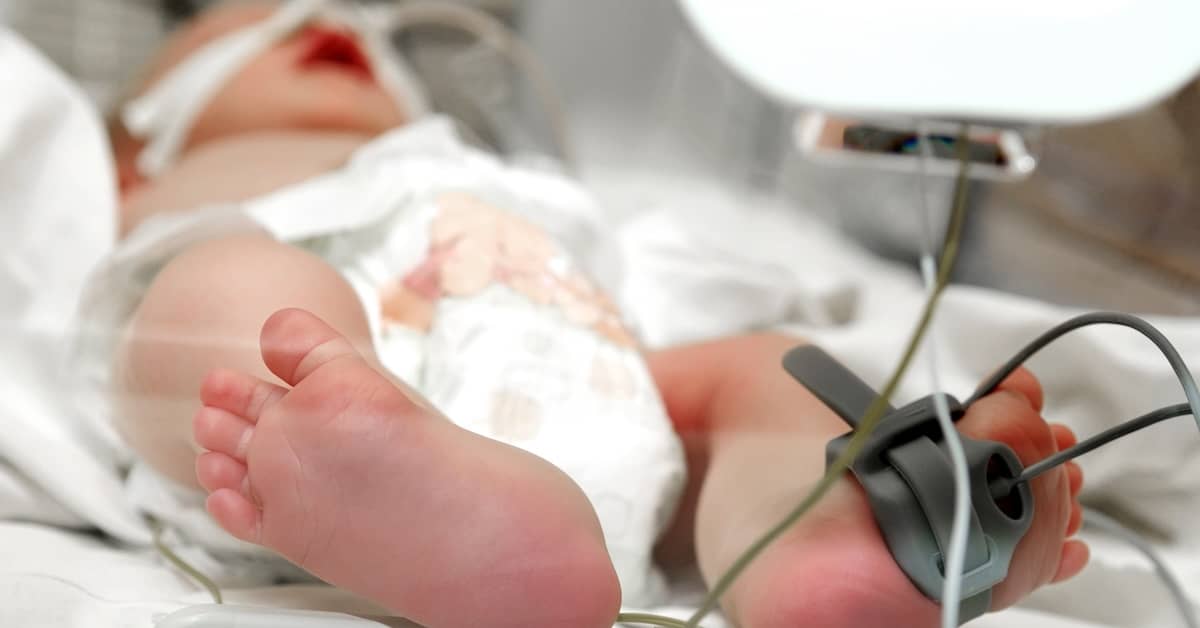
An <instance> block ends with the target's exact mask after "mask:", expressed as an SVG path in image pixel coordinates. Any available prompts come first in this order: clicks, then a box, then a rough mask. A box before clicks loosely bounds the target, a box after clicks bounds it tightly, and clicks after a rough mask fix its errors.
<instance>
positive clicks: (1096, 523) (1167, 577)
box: [1083, 508, 1200, 628]
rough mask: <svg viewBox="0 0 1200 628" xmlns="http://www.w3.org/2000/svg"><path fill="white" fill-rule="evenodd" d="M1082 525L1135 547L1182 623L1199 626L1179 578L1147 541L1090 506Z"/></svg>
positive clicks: (1195, 627)
mask: <svg viewBox="0 0 1200 628" xmlns="http://www.w3.org/2000/svg"><path fill="white" fill-rule="evenodd" d="M1083 525H1085V526H1091V527H1094V528H1099V529H1100V530H1103V531H1105V532H1108V533H1109V534H1112V535H1113V536H1116V537H1118V538H1120V539H1121V540H1123V541H1125V542H1126V543H1129V544H1130V545H1132V546H1134V547H1135V548H1137V550H1138V551H1140V552H1141V553H1142V554H1143V555H1144V556H1145V557H1146V558H1147V559H1149V561H1150V564H1151V565H1153V566H1154V573H1155V574H1156V575H1157V576H1158V577H1159V579H1160V580H1162V581H1163V584H1165V585H1166V586H1167V590H1168V591H1169V592H1170V593H1171V599H1172V600H1173V601H1174V602H1175V606H1176V607H1178V608H1179V614H1180V615H1182V616H1183V623H1184V625H1186V626H1187V628H1200V624H1198V623H1197V620H1196V611H1195V609H1193V608H1192V603H1191V601H1190V600H1188V597H1187V594H1186V593H1184V592H1183V586H1182V585H1180V584H1179V579H1178V578H1176V577H1175V574H1174V573H1172V572H1171V570H1170V569H1168V568H1167V564H1166V563H1165V562H1163V560H1162V558H1161V557H1159V555H1158V552H1155V551H1154V548H1153V547H1151V546H1150V544H1149V543H1147V542H1146V541H1145V540H1144V539H1142V538H1141V537H1140V536H1139V535H1138V534H1136V533H1135V532H1133V531H1132V530H1130V529H1128V528H1126V527H1125V526H1123V525H1121V523H1120V522H1118V521H1117V520H1116V519H1113V518H1112V517H1109V516H1108V515H1105V514H1103V513H1100V512H1097V511H1095V510H1092V509H1090V508H1084V509H1083Z"/></svg>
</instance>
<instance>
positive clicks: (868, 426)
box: [685, 126, 968, 628]
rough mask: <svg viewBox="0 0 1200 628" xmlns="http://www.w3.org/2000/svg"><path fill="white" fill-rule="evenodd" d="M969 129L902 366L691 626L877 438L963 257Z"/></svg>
mask: <svg viewBox="0 0 1200 628" xmlns="http://www.w3.org/2000/svg"><path fill="white" fill-rule="evenodd" d="M966 134H967V128H966V126H964V127H963V130H962V132H961V133H960V135H959V154H958V157H959V170H958V177H957V178H956V179H955V182H954V208H953V210H952V211H951V214H950V222H949V224H947V225H946V236H945V239H944V242H945V243H944V245H943V247H942V256H941V260H940V261H939V264H938V276H937V283H936V284H935V285H934V288H935V290H934V291H933V292H931V293H930V294H929V296H928V298H926V300H925V305H924V308H923V309H922V310H921V316H920V318H919V319H918V321H917V326H916V327H915V328H914V329H913V332H912V336H911V337H910V338H909V341H908V346H906V347H905V349H904V354H903V355H902V356H901V358H900V362H899V363H898V364H897V365H896V369H895V371H894V372H893V373H892V376H891V378H890V379H888V381H887V383H886V384H885V385H884V387H883V390H882V391H881V392H880V393H879V396H877V397H876V398H875V400H874V401H872V402H871V405H870V406H868V407H867V411H866V412H865V413H864V415H863V417H862V419H861V420H860V421H859V423H858V428H857V429H855V430H854V435H853V436H851V437H850V441H849V442H848V443H847V444H846V448H845V449H844V450H843V451H842V454H841V455H840V456H838V457H837V458H836V459H835V460H834V461H833V462H832V463H831V464H830V465H829V468H828V469H827V470H826V472H825V474H824V475H823V476H821V479H820V480H818V481H817V484H816V485H815V486H814V487H813V488H812V490H810V491H809V493H808V494H807V495H805V497H804V499H803V500H802V501H801V502H800V504H799V505H797V506H796V508H795V509H793V510H792V511H791V512H790V513H788V515H787V516H786V517H784V519H783V520H782V521H780V522H779V523H778V524H776V525H775V526H774V527H772V528H771V529H770V530H768V531H767V533H766V534H764V535H763V536H762V537H760V538H759V539H758V540H757V541H755V542H754V543H753V544H752V545H751V546H750V547H749V548H747V549H746V551H745V552H743V553H742V555H741V556H739V557H738V558H737V560H735V561H734V563H733V565H731V566H730V567H729V569H727V570H726V571H725V573H724V574H722V575H721V577H720V579H718V580H717V583H716V584H715V585H714V586H713V588H712V589H711V590H710V591H709V593H708V595H707V596H706V597H705V598H704V602H703V603H702V604H701V606H700V608H699V609H698V610H697V611H696V612H695V613H694V614H693V615H692V616H691V617H690V618H689V619H688V621H687V623H686V624H685V627H686V628H696V626H698V625H699V622H700V620H701V619H703V618H704V617H705V616H706V615H708V613H710V612H711V611H712V610H713V609H714V608H716V606H717V604H718V603H719V601H720V599H721V596H722V595H724V594H725V592H726V591H728V590H729V587H730V586H731V585H733V582H734V581H735V580H736V579H737V578H738V576H740V575H741V573H742V571H744V570H745V569H746V567H747V566H748V565H749V564H750V562H751V561H753V560H754V559H755V558H757V557H758V555H759V554H760V553H761V552H762V550H763V549H764V548H766V547H767V546H768V545H770V544H771V543H772V542H773V541H774V540H775V539H776V538H778V537H779V536H780V535H781V534H783V532H784V531H785V530H787V529H788V528H790V527H791V526H792V524H794V523H795V522H796V521H797V520H798V519H800V517H801V516H803V515H804V513H806V512H808V510H809V509H810V508H812V506H813V505H815V504H816V503H817V502H818V501H819V500H820V499H821V498H822V497H824V496H825V493H827V492H828V491H829V489H830V488H832V487H833V483H834V482H835V481H837V480H838V478H840V477H841V475H842V473H844V472H845V471H846V469H847V468H848V467H849V466H850V463H851V462H852V461H853V460H854V459H855V458H856V457H857V456H858V454H859V452H861V451H862V448H863V446H864V445H866V442H867V439H869V438H870V437H871V433H872V432H873V431H874V430H875V426H876V425H878V424H879V421H880V419H882V418H883V413H884V410H885V409H886V408H887V406H888V403H889V401H888V400H889V399H890V398H891V396H892V394H893V393H895V391H896V387H897V386H899V384H900V378H902V377H903V376H904V373H905V372H906V371H907V370H908V365H909V364H910V363H911V362H912V359H913V356H915V355H916V352H917V346H918V345H920V343H921V339H922V338H923V337H924V336H925V330H926V329H927V328H928V327H929V321H930V319H932V318H933V308H934V307H935V306H936V305H937V302H938V300H939V299H940V297H941V294H942V292H943V291H944V290H945V288H946V284H947V283H948V282H949V280H950V272H951V270H952V269H953V268H954V260H955V259H956V258H957V257H958V245H959V242H960V240H961V236H962V225H963V221H964V220H963V219H964V216H965V214H966V205H967V202H966V200H967V199H966V197H967V169H968V162H967V154H966V151H965V150H963V147H964V146H965V145H966Z"/></svg>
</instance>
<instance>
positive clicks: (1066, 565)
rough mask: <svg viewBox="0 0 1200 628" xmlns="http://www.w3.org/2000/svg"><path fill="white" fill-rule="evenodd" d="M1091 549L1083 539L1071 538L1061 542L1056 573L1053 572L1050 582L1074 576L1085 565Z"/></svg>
mask: <svg viewBox="0 0 1200 628" xmlns="http://www.w3.org/2000/svg"><path fill="white" fill-rule="evenodd" d="M1090 557H1091V551H1090V550H1088V546H1087V544H1086V543H1084V542H1083V541H1077V540H1071V541H1067V542H1066V543H1064V544H1063V548H1062V557H1061V558H1059V561H1058V573H1056V574H1054V579H1053V580H1052V582H1062V581H1063V580H1067V579H1069V578H1074V577H1075V576H1077V575H1079V572H1081V571H1083V568H1084V567H1087V564H1088V559H1089V558H1090Z"/></svg>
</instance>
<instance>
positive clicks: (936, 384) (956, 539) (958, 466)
mask: <svg viewBox="0 0 1200 628" xmlns="http://www.w3.org/2000/svg"><path fill="white" fill-rule="evenodd" d="M926 136H927V133H926V131H925V125H924V123H918V125H917V137H918V140H917V141H918V143H919V144H920V147H921V160H920V164H921V172H920V174H919V176H918V180H919V184H918V186H917V188H918V193H919V194H920V195H921V218H922V220H921V223H922V226H923V230H922V231H923V232H924V236H925V237H923V238H921V278H922V280H923V281H924V282H925V289H926V291H927V292H930V293H931V292H933V289H934V285H935V282H936V281H937V279H936V278H937V262H936V261H934V259H933V252H932V251H931V249H932V248H933V243H932V242H931V241H930V240H931V238H930V233H929V232H930V227H929V198H928V195H927V194H926V190H925V180H926V177H927V176H928V173H927V171H926V170H927V169H926V163H927V160H928V159H930V157H932V155H931V154H930V152H931V151H930V149H929V141H928V138H927V137H926ZM932 325H933V323H932V322H930V331H929V338H928V339H927V340H926V341H925V343H926V349H927V351H928V352H929V383H930V387H931V388H932V389H933V390H935V391H941V390H942V385H941V381H940V380H941V378H940V377H938V362H937V346H938V345H937V333H936V330H934V329H933V328H932ZM933 409H934V412H935V414H936V415H937V420H938V425H940V426H941V428H942V435H943V437H944V438H945V440H946V448H947V449H948V450H949V453H950V472H951V476H952V479H953V482H954V511H953V512H954V518H953V519H952V520H951V523H950V544H949V547H948V548H947V549H946V570H945V574H946V578H945V579H944V580H943V581H942V600H957V599H959V598H961V597H962V580H963V576H962V572H963V563H965V562H966V554H967V534H968V533H969V529H968V527H967V526H968V524H969V523H970V516H971V502H970V499H971V487H970V484H969V480H968V477H967V474H968V471H967V456H966V453H965V452H963V446H962V439H961V438H959V435H958V430H957V429H955V428H954V420H953V419H951V418H950V406H949V404H948V403H947V401H946V395H945V393H942V392H935V393H934V394H933ZM958 611H959V605H958V604H942V628H958Z"/></svg>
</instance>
